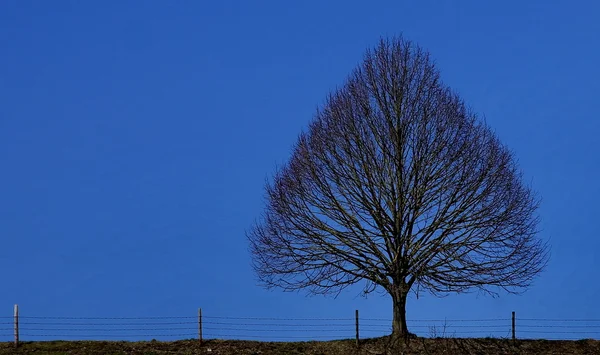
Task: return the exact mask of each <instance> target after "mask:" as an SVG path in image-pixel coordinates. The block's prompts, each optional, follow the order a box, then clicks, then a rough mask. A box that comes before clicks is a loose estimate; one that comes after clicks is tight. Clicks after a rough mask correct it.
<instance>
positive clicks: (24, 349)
mask: <svg viewBox="0 0 600 355" xmlns="http://www.w3.org/2000/svg"><path fill="white" fill-rule="evenodd" d="M386 344H388V340H387V338H377V339H367V340H363V341H361V345H360V349H358V350H357V348H356V345H355V342H354V341H353V340H341V341H330V342H298V343H267V342H253V341H225V340H208V341H205V342H204V344H203V345H200V344H199V343H198V341H197V340H181V341H174V342H159V341H147V342H116V341H75V342H73V341H49V342H25V343H23V344H21V345H20V347H19V348H18V349H15V348H14V345H13V344H12V343H0V355H3V354H53V355H54V354H56V355H58V354H157V355H158V354H211V355H230V354H231V355H233V354H245V355H291V354H312V355H342V354H344V355H346V354H350V355H363V354H364V355H377V354H386V355H387V354H404V355H408V354H432V355H438V354H474V355H475V354H480V355H496V354H498V355H499V354H577V355H579V354H594V355H600V341H598V340H579V341H566V340H556V341H551V340H517V341H516V342H514V343H513V342H512V341H511V340H506V339H453V338H444V339H427V338H419V339H413V340H411V341H410V344H409V346H408V347H406V346H405V347H404V349H396V350H395V351H390V350H388V351H387V352H386Z"/></svg>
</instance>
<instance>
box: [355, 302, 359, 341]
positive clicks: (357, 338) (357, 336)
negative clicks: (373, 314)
mask: <svg viewBox="0 0 600 355" xmlns="http://www.w3.org/2000/svg"><path fill="white" fill-rule="evenodd" d="M355 319H356V346H357V347H358V341H359V333H358V309H357V310H356V312H355Z"/></svg>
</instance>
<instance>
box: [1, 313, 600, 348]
mask: <svg viewBox="0 0 600 355" xmlns="http://www.w3.org/2000/svg"><path fill="white" fill-rule="evenodd" d="M391 321H392V320H391V319H385V318H361V317H359V314H358V311H355V317H348V318H273V317H219V316H206V315H204V316H203V315H202V310H201V309H199V310H198V314H197V315H196V316H183V317H182V316H173V317H47V316H23V315H20V314H19V309H18V306H16V305H15V308H14V314H13V316H12V317H10V316H8V317H0V339H6V341H10V340H11V337H12V338H13V339H12V340H13V341H14V343H15V346H18V344H19V342H20V341H34V340H151V339H156V338H164V339H165V340H180V339H198V341H203V340H208V339H235V340H263V341H310V340H338V339H355V340H356V341H357V343H358V341H359V338H373V337H380V336H384V335H389V334H390V332H391ZM408 324H409V330H410V331H411V332H414V333H415V334H417V335H418V336H425V337H458V338H463V337H476V338H482V337H492V338H508V339H510V338H513V339H516V338H522V339H537V338H544V339H564V340H574V339H590V338H594V339H598V338H600V319H547V318H546V319H536V318H517V317H516V314H515V313H514V312H512V314H511V317H507V318H488V319H412V320H408Z"/></svg>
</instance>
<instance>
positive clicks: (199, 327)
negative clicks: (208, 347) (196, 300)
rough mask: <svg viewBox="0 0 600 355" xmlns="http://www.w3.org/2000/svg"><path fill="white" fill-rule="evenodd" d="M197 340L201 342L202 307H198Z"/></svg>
mask: <svg viewBox="0 0 600 355" xmlns="http://www.w3.org/2000/svg"><path fill="white" fill-rule="evenodd" d="M198 340H199V341H200V344H202V308H198Z"/></svg>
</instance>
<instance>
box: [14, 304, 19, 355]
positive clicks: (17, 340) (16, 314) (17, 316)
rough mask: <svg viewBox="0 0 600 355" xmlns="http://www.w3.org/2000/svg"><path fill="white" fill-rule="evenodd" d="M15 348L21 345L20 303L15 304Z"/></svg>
mask: <svg viewBox="0 0 600 355" xmlns="http://www.w3.org/2000/svg"><path fill="white" fill-rule="evenodd" d="M14 319H15V348H16V347H18V346H19V305H18V304H15V312H14Z"/></svg>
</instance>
